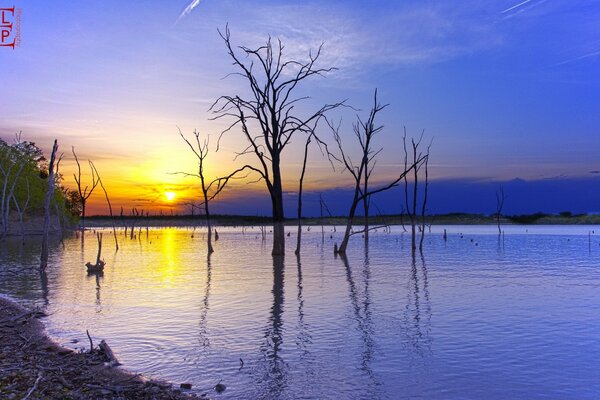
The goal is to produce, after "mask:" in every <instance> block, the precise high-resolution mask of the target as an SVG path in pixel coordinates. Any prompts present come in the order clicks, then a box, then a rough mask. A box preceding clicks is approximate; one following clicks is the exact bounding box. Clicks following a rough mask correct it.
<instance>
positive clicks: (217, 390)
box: [215, 383, 227, 393]
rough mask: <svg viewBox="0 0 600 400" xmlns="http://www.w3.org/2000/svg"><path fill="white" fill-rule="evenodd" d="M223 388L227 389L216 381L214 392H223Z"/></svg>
mask: <svg viewBox="0 0 600 400" xmlns="http://www.w3.org/2000/svg"><path fill="white" fill-rule="evenodd" d="M225 389H227V386H225V385H223V384H222V383H217V386H215V392H217V393H223V392H224V391H225Z"/></svg>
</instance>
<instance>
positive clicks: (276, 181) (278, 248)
mask: <svg viewBox="0 0 600 400" xmlns="http://www.w3.org/2000/svg"><path fill="white" fill-rule="evenodd" d="M271 201H272V204H273V250H272V251H271V255H274V256H282V255H284V254H285V230H284V226H283V221H284V214H283V189H282V186H281V172H280V169H279V154H277V153H275V154H274V155H273V189H272V192H271Z"/></svg>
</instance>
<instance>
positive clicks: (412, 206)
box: [402, 128, 431, 252]
mask: <svg viewBox="0 0 600 400" xmlns="http://www.w3.org/2000/svg"><path fill="white" fill-rule="evenodd" d="M423 135H424V132H421V135H420V136H419V138H418V139H417V140H415V139H414V138H411V139H410V144H411V154H410V156H409V154H408V150H407V138H406V128H404V136H403V137H402V143H403V148H404V166H405V168H406V166H407V165H409V163H411V162H412V163H413V165H414V166H415V168H414V169H413V170H412V178H413V180H412V193H410V192H411V190H410V188H409V182H408V175H405V176H404V200H405V202H406V208H407V214H408V217H409V220H410V227H411V250H412V251H413V252H414V251H416V249H417V226H419V230H420V231H421V239H420V241H419V249H421V250H422V249H423V240H424V235H425V211H426V206H427V196H428V190H429V152H430V149H431V143H430V144H429V145H428V146H427V149H426V152H425V153H423V152H422V150H420V148H421V149H422V147H421V144H422V141H423ZM409 157H411V158H412V161H409ZM417 161H418V162H417ZM423 166H424V167H425V186H424V189H423V196H422V203H421V222H420V223H419V221H418V214H417V210H418V208H417V207H418V198H419V195H418V194H419V172H420V170H421V167H423ZM409 193H410V194H409ZM410 197H412V199H411V198H410Z"/></svg>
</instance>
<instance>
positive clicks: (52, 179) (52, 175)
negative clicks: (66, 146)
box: [40, 139, 62, 271]
mask: <svg viewBox="0 0 600 400" xmlns="http://www.w3.org/2000/svg"><path fill="white" fill-rule="evenodd" d="M57 151H58V141H57V140H56V139H55V140H54V145H53V146H52V154H51V156H50V163H49V164H48V178H47V179H48V189H47V190H46V196H45V198H44V233H43V236H42V254H41V257H40V269H41V270H42V271H45V270H46V267H47V266H48V234H49V232H50V201H51V200H52V196H53V195H54V188H55V186H56V176H57V174H58V165H59V164H60V160H61V159H62V155H61V156H59V157H58V158H56V153H57ZM55 167H56V168H55Z"/></svg>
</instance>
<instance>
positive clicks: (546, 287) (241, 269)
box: [0, 226, 600, 400]
mask: <svg viewBox="0 0 600 400" xmlns="http://www.w3.org/2000/svg"><path fill="white" fill-rule="evenodd" d="M444 228H445V229H446V230H447V232H448V238H447V240H444V239H443V236H442V232H443V229H444ZM295 229H296V228H293V227H288V228H286V230H287V231H289V232H290V236H289V237H286V240H287V243H286V246H287V247H286V250H287V252H288V254H287V255H286V256H285V258H273V257H272V256H271V246H270V238H269V237H267V241H266V242H263V241H262V240H261V235H260V231H259V229H258V228H244V229H242V228H218V232H219V237H220V239H219V241H218V242H216V243H215V253H213V254H212V256H211V257H210V258H208V257H207V255H206V243H205V234H204V233H203V232H202V230H199V229H196V230H195V231H193V230H191V229H181V228H161V229H152V228H150V230H149V231H148V232H146V230H145V229H144V230H142V232H141V235H139V236H138V237H136V238H135V239H134V240H130V239H128V238H127V239H126V238H125V237H124V236H123V233H122V232H120V233H119V242H120V243H119V245H120V250H119V251H118V252H117V253H116V254H115V251H114V242H113V238H112V232H111V231H109V230H104V231H103V232H104V249H103V258H104V259H105V261H106V268H105V272H104V275H103V276H102V277H95V276H88V275H87V273H86V271H85V267H84V264H85V262H87V261H92V262H94V261H95V258H96V251H97V242H96V239H95V237H94V235H93V232H91V231H88V232H86V237H85V242H84V244H83V245H82V241H81V238H80V237H75V236H73V237H69V238H65V240H64V241H63V243H57V242H55V243H53V246H52V251H51V254H50V260H49V267H48V270H47V277H46V278H47V279H42V277H40V274H39V273H38V271H37V265H38V264H39V242H38V241H36V240H33V241H28V242H27V243H25V244H24V245H21V242H20V239H16V238H13V239H9V240H6V241H4V242H2V243H0V292H1V293H4V294H8V295H10V296H12V297H15V298H18V299H21V300H22V301H23V302H26V303H28V304H35V305H39V306H41V307H44V309H45V311H46V313H48V314H49V316H48V317H47V318H45V319H44V321H45V323H46V325H47V327H48V332H49V334H50V335H51V336H52V337H54V338H55V339H56V340H57V341H59V342H61V343H63V344H64V345H66V346H69V347H72V348H78V349H79V348H85V349H87V348H89V343H88V339H87V337H86V334H85V331H86V329H87V330H89V332H90V333H91V335H92V337H93V338H94V342H95V343H98V342H99V341H100V339H105V340H106V341H107V342H108V343H109V345H110V346H111V347H112V349H113V350H114V352H115V353H116V355H117V357H118V358H119V360H120V361H121V362H122V363H123V365H124V367H125V368H126V369H128V370H130V371H134V372H141V373H143V374H145V375H147V376H151V377H159V378H164V379H167V380H170V381H172V382H174V383H176V384H179V383H182V382H189V383H191V384H193V387H194V390H197V391H198V393H205V392H209V394H210V395H211V396H212V397H217V398H222V399H315V398H319V399H367V398H368V399H482V398H485V399H488V400H489V399H543V398H545V399H598V398H600V227H598V226H506V227H504V229H505V235H504V236H501V237H499V236H498V234H497V228H496V227H494V226H446V227H442V226H433V227H432V232H431V233H430V234H428V235H427V236H426V240H425V246H424V247H425V249H424V252H423V256H421V255H419V254H418V253H417V255H416V257H414V258H413V257H412V256H411V252H410V235H408V234H405V233H402V228H401V227H397V226H394V227H392V228H391V231H390V232H384V231H383V230H380V231H378V232H372V233H371V234H370V239H369V243H368V246H365V243H364V240H363V239H362V238H360V237H359V235H356V236H355V237H353V238H352V239H351V242H350V246H349V249H348V255H347V258H342V257H339V256H338V257H335V256H334V254H333V245H334V243H335V242H337V243H339V242H340V241H341V235H342V229H341V228H340V227H338V228H337V229H336V231H335V232H334V231H333V230H334V228H333V227H325V228H324V234H323V235H322V233H321V228H320V227H312V228H311V231H306V229H305V232H304V234H303V251H302V256H301V258H300V259H297V258H296V256H295V255H294V254H293V250H294V247H295V241H296V233H295V232H296V231H295ZM592 230H593V231H594V233H591V231H592ZM138 234H139V232H138ZM75 341H76V343H73V342H75ZM218 382H221V383H222V384H224V385H226V387H227V389H226V391H225V392H223V393H222V394H216V393H215V392H211V390H212V388H213V387H214V386H215V385H216V384H217V383H218Z"/></svg>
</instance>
